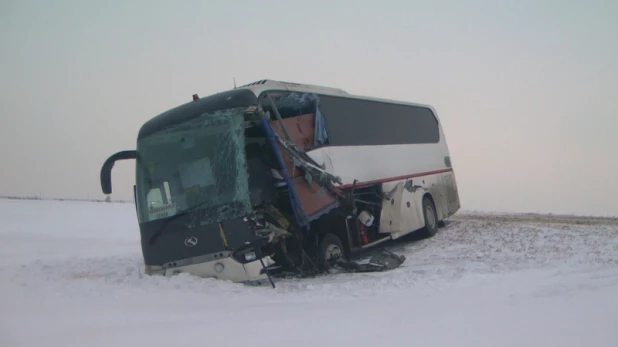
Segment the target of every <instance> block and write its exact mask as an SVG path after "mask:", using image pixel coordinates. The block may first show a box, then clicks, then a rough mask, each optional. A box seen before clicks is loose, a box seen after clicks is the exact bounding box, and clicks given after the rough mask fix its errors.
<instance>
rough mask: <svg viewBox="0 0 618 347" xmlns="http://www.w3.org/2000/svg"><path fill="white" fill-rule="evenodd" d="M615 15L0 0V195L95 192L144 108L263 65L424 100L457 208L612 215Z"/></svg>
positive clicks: (597, 6)
mask: <svg viewBox="0 0 618 347" xmlns="http://www.w3.org/2000/svg"><path fill="white" fill-rule="evenodd" d="M576 3H578V4H576ZM617 18H618V1H615V0H608V1H577V2H576V1H542V0H539V1H510V2H509V4H507V2H506V1H413V0H406V1H390V2H388V1H374V2H361V1H358V0H356V1H349V2H344V1H337V2H335V1H334V0H330V1H302V2H300V1H298V2H294V1H214V0H207V1H187V0H185V1H152V0H151V1H98V2H95V1H72V2H69V1H59V0H56V1H25V0H20V1H17V0H15V1H7V0H4V1H2V2H0V43H1V47H2V54H0V73H1V78H0V115H1V122H0V159H1V167H2V169H1V170H0V195H34V194H42V195H43V197H79V198H103V197H104V196H103V194H102V193H101V190H100V186H99V170H100V167H101V164H102V163H103V161H104V160H105V159H106V158H107V157H108V156H109V155H110V154H112V153H114V152H116V151H119V150H123V149H133V148H135V138H136V135H137V131H138V130H139V127H140V126H141V124H142V123H143V122H145V121H147V120H148V119H150V118H151V117H153V116H155V115H157V114H159V113H161V112H163V111H165V110H167V109H169V108H172V107H174V106H176V105H179V104H182V103H185V102H187V101H190V100H191V95H192V94H194V93H198V94H199V95H200V96H206V95H209V94H212V93H215V92H218V91H222V90H225V89H229V88H231V87H232V86H233V84H232V78H233V77H236V80H237V82H238V83H239V84H243V83H248V82H252V81H255V80H259V79H264V78H269V79H278V80H285V81H293V82H301V83H311V84H319V85H327V86H333V87H338V88H342V89H345V90H346V91H348V92H350V93H354V94H363V95H370V96H377V97H384V98H391V99H401V100H405V101H413V102H420V103H428V104H432V105H434V106H435V107H436V109H437V111H438V114H439V116H440V117H441V121H442V124H443V127H444V130H445V132H446V136H447V141H448V144H449V146H450V149H451V156H452V161H453V165H454V167H455V170H456V177H457V181H458V184H459V190H460V196H461V201H462V204H463V206H462V207H463V209H466V210H485V211H509V212H543V213H548V212H551V213H577V214H593V215H613V216H618V153H617V152H618V137H616V135H615V133H616V131H618V20H617ZM368 165H371V163H368ZM133 169H134V163H133V162H120V163H118V164H117V165H116V167H115V169H114V172H113V185H114V194H113V195H112V197H113V198H115V199H132V197H133V191H132V184H133V180H134V173H133Z"/></svg>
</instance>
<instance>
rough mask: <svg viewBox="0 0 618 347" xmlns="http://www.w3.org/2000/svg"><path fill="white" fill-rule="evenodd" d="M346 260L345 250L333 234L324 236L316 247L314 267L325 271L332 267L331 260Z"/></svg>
mask: <svg viewBox="0 0 618 347" xmlns="http://www.w3.org/2000/svg"><path fill="white" fill-rule="evenodd" d="M337 257H341V258H343V259H345V258H346V255H345V249H344V248H343V244H342V243H341V240H340V239H339V238H338V237H337V236H336V235H334V234H330V233H329V234H326V235H324V237H323V238H322V241H321V242H320V246H319V247H318V252H317V259H316V265H317V267H318V269H319V270H320V271H326V270H328V269H329V268H331V267H332V264H333V261H332V260H333V259H336V258H337Z"/></svg>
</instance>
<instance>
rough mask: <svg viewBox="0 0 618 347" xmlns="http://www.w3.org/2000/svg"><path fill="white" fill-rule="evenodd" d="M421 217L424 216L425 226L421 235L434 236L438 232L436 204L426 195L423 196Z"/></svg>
mask: <svg viewBox="0 0 618 347" xmlns="http://www.w3.org/2000/svg"><path fill="white" fill-rule="evenodd" d="M423 217H425V228H424V229H423V231H422V235H423V236H424V237H426V238H429V237H433V236H435V235H436V234H437V233H438V213H437V212H436V205H434V203H433V201H432V200H431V199H430V198H429V197H427V196H426V197H424V198H423Z"/></svg>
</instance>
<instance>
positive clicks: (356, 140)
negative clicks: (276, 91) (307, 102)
mask: <svg viewBox="0 0 618 347" xmlns="http://www.w3.org/2000/svg"><path fill="white" fill-rule="evenodd" d="M318 97H319V98H320V111H321V112H322V114H323V116H324V121H325V123H326V130H327V132H328V138H329V141H328V144H327V145H326V146H332V147H337V146H383V145H409V144H437V143H439V142H440V140H441V138H440V122H439V121H438V118H437V117H436V115H435V114H434V112H433V110H432V109H431V108H430V107H427V106H417V105H406V104H401V103H395V102H387V101H378V100H370V99H363V98H354V97H346V96H335V95H327V94H319V93H318ZM333 100H336V101H337V102H341V101H346V102H348V105H347V106H344V107H345V108H346V109H348V110H349V111H350V112H353V113H354V114H356V115H357V116H358V117H357V118H348V117H346V116H345V115H342V114H340V113H335V109H336V108H337V107H336V106H339V107H341V106H342V105H341V104H339V105H333V104H332V103H331V102H332V101H333ZM329 103H330V104H329ZM352 104H355V105H352ZM380 109H382V110H384V111H379V110H380ZM352 117H353V115H352ZM346 118H348V119H347V120H346ZM385 118H386V119H385ZM423 118H424V119H423ZM374 120H375V121H374ZM385 121H386V122H385ZM404 122H407V125H408V126H409V128H408V127H406V128H405V129H411V130H409V131H407V132H406V131H405V130H404V131H402V126H403V125H402V123H404ZM344 123H345V124H344ZM428 129H429V130H430V131H429V132H427V130H428Z"/></svg>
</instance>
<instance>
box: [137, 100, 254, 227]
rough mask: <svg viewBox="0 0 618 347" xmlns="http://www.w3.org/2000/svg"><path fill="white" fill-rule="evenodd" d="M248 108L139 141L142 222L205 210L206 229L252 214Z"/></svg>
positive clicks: (202, 220) (202, 213)
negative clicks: (245, 121) (247, 151)
mask: <svg viewBox="0 0 618 347" xmlns="http://www.w3.org/2000/svg"><path fill="white" fill-rule="evenodd" d="M243 111H244V109H243V108H235V109H229V110H223V111H217V112H212V113H207V114H203V115H201V116H200V117H198V118H197V119H193V120H191V121H188V122H185V123H181V124H176V125H172V126H170V127H168V128H167V129H165V130H163V131H161V132H158V133H155V134H153V135H150V136H148V137H145V138H143V139H140V140H138V143H137V153H138V155H137V162H136V165H137V173H136V176H137V177H136V181H137V204H138V215H139V221H140V223H143V222H148V221H152V220H156V219H161V218H167V217H171V216H173V215H176V214H179V213H183V212H185V211H188V210H191V209H195V210H197V211H199V214H200V216H199V222H200V223H201V224H209V223H215V222H219V221H222V220H226V219H232V218H237V217H240V216H243V215H246V214H247V213H249V212H250V211H251V203H250V200H249V188H248V183H247V179H248V175H247V170H246V164H245V152H244V146H245V138H244V129H243V125H242V123H243Z"/></svg>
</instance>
